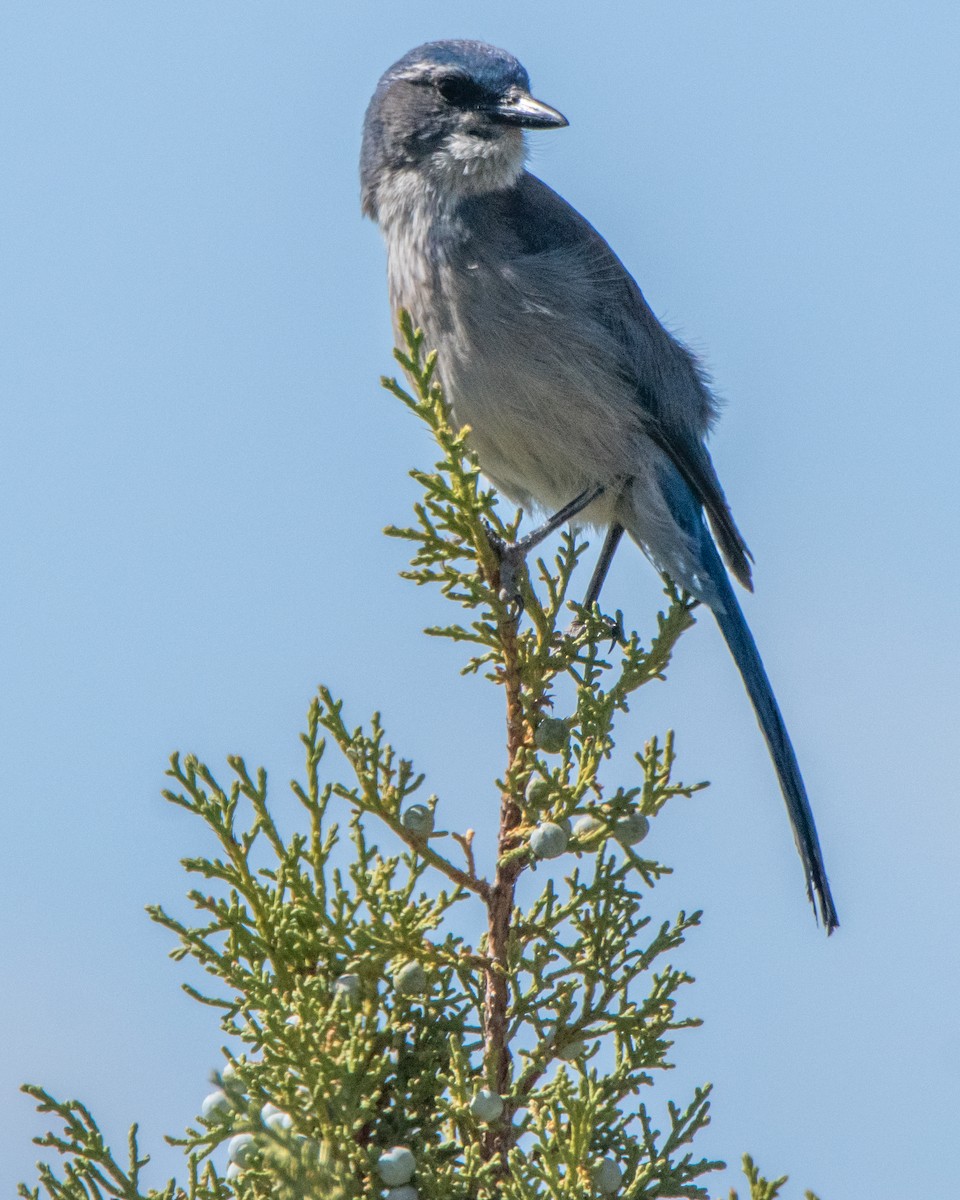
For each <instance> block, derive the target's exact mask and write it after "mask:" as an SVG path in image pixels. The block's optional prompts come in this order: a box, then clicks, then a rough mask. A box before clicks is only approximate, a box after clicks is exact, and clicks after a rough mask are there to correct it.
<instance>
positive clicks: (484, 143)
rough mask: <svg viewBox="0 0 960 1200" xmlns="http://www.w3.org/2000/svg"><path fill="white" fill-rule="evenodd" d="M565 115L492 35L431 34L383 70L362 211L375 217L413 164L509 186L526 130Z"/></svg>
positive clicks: (437, 173)
mask: <svg viewBox="0 0 960 1200" xmlns="http://www.w3.org/2000/svg"><path fill="white" fill-rule="evenodd" d="M566 124H567V121H566V118H565V117H563V116H562V115H561V114H560V113H558V112H557V110H556V109H555V108H551V107H550V106H549V105H548V104H543V103H542V102H541V101H539V100H534V98H533V97H532V96H531V95H530V79H529V76H528V75H527V72H526V71H525V70H524V68H523V67H522V66H521V64H520V63H519V62H518V61H517V60H516V59H515V58H514V57H513V55H512V54H508V53H507V52H506V51H505V50H498V49H497V48H496V47H495V46H488V45H487V44H486V43H485V42H468V41H446V42H427V43H426V44H425V45H423V46H418V47H417V48H416V49H415V50H411V51H410V52H409V54H405V55H404V56H403V58H401V59H400V60H399V62H396V63H394V65H393V66H392V67H391V68H390V69H389V70H388V71H387V72H385V74H384V75H383V77H382V78H381V80H380V82H379V83H378V84H377V90H376V91H375V92H374V94H373V98H372V100H371V101H370V105H369V107H368V108H367V115H366V118H365V120H364V125H363V149H362V151H361V154H360V183H361V190H362V202H363V211H364V213H365V214H366V215H367V216H370V217H373V218H374V219H376V218H377V217H378V215H379V208H380V191H381V188H382V185H383V184H384V182H386V181H387V180H388V179H390V178H392V177H395V176H396V175H397V173H399V172H405V171H412V172H415V173H417V174H418V175H419V176H420V177H422V179H423V181H424V182H425V183H428V184H432V185H434V186H437V187H443V188H447V189H449V188H454V189H455V190H459V191H462V192H469V191H473V192H476V191H478V190H483V189H484V188H498V187H505V186H509V184H511V183H513V182H514V180H515V179H516V177H517V175H518V174H519V172H520V170H521V168H522V165H523V156H524V150H523V130H524V129H558V128H560V127H562V126H564V125H566Z"/></svg>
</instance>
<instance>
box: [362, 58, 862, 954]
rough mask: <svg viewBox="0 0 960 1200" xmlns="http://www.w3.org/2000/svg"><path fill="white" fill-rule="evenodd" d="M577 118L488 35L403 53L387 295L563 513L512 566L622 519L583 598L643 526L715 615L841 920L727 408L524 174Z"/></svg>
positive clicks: (525, 491) (374, 131)
mask: <svg viewBox="0 0 960 1200" xmlns="http://www.w3.org/2000/svg"><path fill="white" fill-rule="evenodd" d="M566 124H567V120H566V118H565V117H564V116H563V115H562V114H561V113H559V112H558V111H557V110H556V109H555V108H551V107H550V105H548V104H544V103H543V102H542V101H540V100H536V99H534V98H533V97H532V96H531V94H530V81H529V78H528V76H527V72H526V71H525V70H524V68H523V67H522V66H521V64H520V63H519V62H518V61H517V60H516V59H515V58H514V57H513V56H512V55H510V54H507V53H506V52H505V51H503V50H498V49H497V48H495V47H493V46H488V45H486V44H484V43H483V42H473V41H443V42H430V43H428V44H426V45H423V46H418V47H417V48H416V49H415V50H411V51H410V53H409V54H406V55H404V57H403V58H401V59H400V60H399V61H398V62H397V63H395V64H394V65H393V66H392V67H391V68H390V69H389V70H388V71H387V72H386V73H385V74H384V75H383V77H382V78H381V80H380V82H379V84H378V85H377V89H376V92H375V93H374V95H373V99H372V100H371V101H370V106H369V108H368V109H367V114H366V119H365V122H364V130H363V148H362V152H361V159H360V176H361V197H362V206H363V212H364V213H365V214H366V215H367V216H369V217H372V218H373V220H375V221H376V222H377V223H378V224H379V226H380V228H381V230H382V232H383V235H384V238H385V240H386V244H387V251H388V276H389V289H390V300H391V303H392V305H393V307H394V310H395V311H396V310H398V309H400V308H404V309H406V310H408V311H409V312H410V313H411V315H412V316H413V318H414V320H415V321H416V322H417V323H418V324H419V325H421V326H422V328H423V329H424V331H425V333H426V337H427V344H428V345H430V346H432V347H435V348H436V349H437V350H438V351H439V371H440V375H441V378H442V382H443V385H444V388H445V390H446V393H447V397H448V399H449V401H450V404H451V406H452V409H453V413H454V416H455V418H456V420H457V422H458V423H460V424H462V425H469V427H470V443H471V445H472V447H473V449H474V450H475V451H476V454H477V456H478V458H479V460H480V465H481V467H482V468H483V471H484V473H485V474H486V475H487V476H488V477H489V479H490V480H491V481H492V482H493V483H494V484H495V485H496V487H497V488H499V490H500V491H502V492H503V493H504V494H505V495H506V496H508V497H509V498H510V499H511V500H513V501H515V502H516V503H518V504H521V505H523V506H524V507H525V508H527V509H533V508H540V509H544V510H546V511H548V512H552V513H553V514H554V515H553V516H552V517H551V519H550V520H548V521H547V522H546V523H545V524H544V525H543V526H541V527H540V528H539V529H538V530H536V531H535V532H534V533H533V534H530V535H528V536H527V537H526V538H524V539H522V540H521V541H520V542H518V543H517V544H516V545H515V546H510V547H506V548H505V550H504V552H503V553H504V560H505V568H509V567H511V566H513V567H515V565H516V563H517V561H518V559H520V558H521V557H522V555H523V554H524V553H526V552H527V551H528V550H529V549H530V548H531V547H532V546H534V545H536V544H537V543H538V542H539V541H540V540H541V539H542V538H543V537H544V536H546V534H547V533H549V532H551V531H553V530H554V529H557V528H559V526H560V525H561V524H563V523H564V522H566V521H569V520H574V519H575V520H576V521H577V522H578V523H580V524H585V525H594V526H600V527H605V528H606V530H607V534H606V540H605V543H604V547H603V551H602V553H601V557H600V562H599V564H598V567H597V570H596V572H595V574H594V577H593V580H592V581H591V584H590V587H589V590H588V593H587V598H586V603H588V604H591V603H593V601H594V600H596V598H597V596H598V595H599V591H600V586H601V585H602V583H603V577H604V575H605V573H606V569H607V567H608V566H609V563H610V559H611V558H612V556H613V553H614V551H615V550H616V547H617V544H618V542H619V540H620V537H621V535H622V533H623V531H624V530H626V532H627V533H628V534H629V535H630V537H631V538H632V539H633V540H634V541H635V542H636V543H637V545H639V546H640V547H641V549H642V550H643V551H644V553H645V554H646V555H647V557H648V558H649V559H650V561H651V562H652V563H653V564H654V566H655V567H656V568H657V569H658V570H659V571H660V572H662V573H663V574H664V575H665V576H667V577H668V578H669V579H671V580H672V581H673V582H674V583H675V584H677V585H679V586H680V587H682V588H684V589H686V591H687V592H689V593H690V594H692V595H693V596H695V597H696V598H697V599H698V600H700V601H701V602H702V603H704V604H706V605H707V606H708V607H709V608H710V610H711V611H712V612H713V614H714V616H715V617H716V620H717V623H718V625H719V626H720V630H721V632H722V634H723V636H724V638H725V640H726V642H727V645H728V646H729V648H730V652H731V654H732V655H733V658H734V660H735V662H736V664H737V667H738V668H739V670H740V674H741V675H742V677H743V681H744V684H745V685H746V689H747V692H748V694H749V696H750V699H751V701H752V702H753V707H754V709H755V711H756V715H757V720H758V722H759V724H760V728H761V729H762V731H763V735H764V737H765V739H766V742H767V746H768V747H769V750H770V754H771V757H772V759H773V763H774V766H775V768H776V771H777V776H778V778H779V781H780V787H781V789H782V791H783V796H784V799H785V801H786V806H787V812H788V813H789V816H790V822H791V825H792V827H793V833H794V837H795V839H796V843H797V848H798V850H799V852H800V857H801V859H802V861H803V868H804V872H805V874H806V881H807V892H808V895H809V896H810V898H811V901H813V898H814V894H815V895H816V900H817V902H818V903H819V909H820V915H821V917H822V919H823V923H824V925H825V927H826V929H827V931H828V932H832V931H833V930H834V929H835V928H836V927H837V925H838V921H837V913H836V909H835V907H834V904H833V899H832V897H831V895H830V887H829V884H828V882H827V876H826V871H825V869H824V865H823V857H822V855H821V852H820V845H819V842H818V839H817V831H816V827H815V825H814V820H813V814H812V812H811V809H810V803H809V800H808V799H807V793H806V789H805V787H804V783H803V779H802V777H801V774H800V768H799V766H798V765H797V759H796V755H795V754H794V751H793V746H792V745H791V743H790V738H789V736H788V734H787V730H786V726H785V725H784V722H783V718H782V716H781V714H780V709H779V707H778V705H777V701H776V699H775V697H774V694H773V690H772V688H771V686H770V682H769V680H768V678H767V674H766V671H765V670H764V667H763V663H762V662H761V659H760V655H759V652H758V651H757V646H756V643H755V642H754V640H753V636H752V634H751V633H750V630H749V628H748V626H747V623H746V620H745V618H744V616H743V613H742V611H741V609H740V605H739V603H738V601H737V598H736V595H735V594H734V591H733V588H732V586H731V584H730V580H729V578H728V575H727V571H726V569H725V568H724V562H723V560H726V563H727V566H728V567H729V569H730V571H731V572H732V574H733V575H734V577H735V578H736V579H737V581H738V582H739V583H740V584H742V585H743V586H744V587H746V588H748V589H751V590H752V583H751V570H750V563H751V556H750V552H749V550H748V549H747V546H746V543H745V542H744V540H743V538H742V536H741V535H740V531H739V530H738V529H737V526H736V524H735V523H734V520H733V516H732V515H731V512H730V507H729V505H728V504H727V500H726V497H725V496H724V493H723V489H722V487H721V486H720V481H719V479H718V478H717V473H716V471H715V470H714V466H713V462H712V461H711V458H710V455H709V453H708V451H707V448H706V445H705V438H706V435H707V434H708V432H709V430H710V427H711V425H712V423H713V421H714V420H715V418H716V415H717V402H716V399H715V398H714V396H713V395H712V394H711V392H710V389H709V387H708V384H707V380H706V377H705V375H704V372H703V369H702V368H701V366H700V364H699V363H698V362H697V359H696V358H695V357H694V355H693V354H691V352H690V351H689V350H688V349H687V348H686V347H685V346H683V345H682V344H681V343H680V342H678V341H677V340H676V339H675V338H674V337H672V336H671V335H670V334H669V333H668V332H667V331H666V330H665V329H664V327H663V326H662V325H661V324H660V322H659V321H658V320H657V318H656V316H655V315H654V314H653V312H652V311H651V309H650V308H649V306H648V305H647V303H646V301H645V300H644V298H643V295H642V294H641V292H640V289H639V288H638V287H637V284H636V283H635V282H634V280H633V278H632V277H631V276H630V274H629V273H628V271H627V270H626V268H625V267H624V266H623V264H622V263H621V262H620V260H619V259H618V258H617V256H616V255H615V254H614V253H613V251H612V250H611V249H610V247H609V246H608V245H607V243H606V242H605V241H604V239H603V238H602V237H601V236H600V235H599V234H598V233H597V232H596V230H595V229H594V228H593V227H592V226H591V225H590V224H589V223H588V222H587V221H586V220H585V219H584V218H583V217H582V216H581V215H580V214H579V213H578V212H577V211H576V209H574V208H572V207H571V206H570V205H569V204H567V202H566V201H565V200H563V199H562V198H561V197H560V196H558V195H557V194H556V192H554V191H552V190H551V189H550V188H549V187H547V185H546V184H545V183H543V182H541V180H539V179H537V178H536V177H535V176H534V175H531V174H530V173H529V172H528V171H526V170H525V169H524V159H525V144H524V142H525V134H524V131H525V130H537V129H540V130H546V129H560V128H562V127H563V126H565V125H566ZM721 555H722V557H721Z"/></svg>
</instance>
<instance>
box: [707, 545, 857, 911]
mask: <svg viewBox="0 0 960 1200" xmlns="http://www.w3.org/2000/svg"><path fill="white" fill-rule="evenodd" d="M704 534H705V536H704V537H703V539H702V542H701V552H702V554H703V558H704V566H705V567H706V569H707V573H708V574H709V576H710V578H711V579H712V581H713V583H714V586H715V588H716V590H717V594H718V598H719V601H720V604H721V605H722V606H723V607H722V608H721V607H720V605H717V606H716V607H714V606H713V605H711V608H712V610H713V615H714V617H716V621H717V624H718V625H719V626H720V632H721V633H722V634H723V637H724V640H725V641H726V643H727V645H728V646H729V648H730V653H731V654H732V655H733V660H734V662H735V663H736V664H737V668H738V670H739V671H740V675H741V676H742V678H743V683H744V686H745V687H746V689H747V695H748V696H749V697H750V700H751V703H752V704H753V710H754V712H755V713H756V714H757V722H758V724H759V725H760V729H761V730H762V732H763V736H764V739H765V740H766V743H767V748H768V749H769V751H770V757H771V758H772V759H773V765H774V767H775V768H776V772H777V778H778V779H779V781H780V790H781V791H782V792H783V799H784V802H785V803H786V806H787V815H788V816H789V818H790V825H791V828H792V829H793V837H794V841H795V842H796V843H797V850H798V851H799V852H800V858H801V859H802V861H803V869H804V872H805V874H806V877H807V895H808V896H809V897H810V903H811V904H814V893H816V898H817V902H819V905H820V916H821V918H822V919H823V924H824V926H825V928H826V930H827V933H828V934H829V933H833V931H834V930H835V929H836V928H837V927H838V926H839V924H840V922H839V920H838V919H837V910H836V908H835V907H834V903H833V897H832V896H831V895H830V884H829V883H828V881H827V871H826V867H824V865H823V855H822V853H821V851H820V839H819V838H818V837H817V827H816V824H815V823H814V820H813V811H812V809H811V808H810V801H809V799H808V798H807V789H806V787H805V786H804V783H803V776H802V775H801V774H800V766H799V764H798V762H797V756H796V754H795V753H794V749H793V744H792V743H791V741H790V735H789V734H788V733H787V727H786V725H785V724H784V722H783V716H782V715H781V713H780V706H779V705H778V704H777V700H776V697H775V696H774V694H773V688H772V687H771V686H770V680H769V679H768V678H767V672H766V671H765V670H764V666H763V661H762V659H761V658H760V651H759V650H758V649H757V643H756V642H755V641H754V640H753V634H752V633H751V632H750V628H749V626H748V625H747V621H746V618H745V617H744V615H743V611H742V609H741V608H740V604H739V602H738V600H737V597H736V594H735V593H734V590H733V588H732V587H731V585H730V580H729V578H728V577H727V572H726V570H725V568H724V566H723V563H722V562H721V560H720V555H719V554H718V553H717V549H716V547H715V546H714V544H713V539H712V538H711V537H710V534H709V532H707V530H706V529H704Z"/></svg>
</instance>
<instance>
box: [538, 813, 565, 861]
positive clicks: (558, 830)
mask: <svg viewBox="0 0 960 1200" xmlns="http://www.w3.org/2000/svg"><path fill="white" fill-rule="evenodd" d="M569 841H570V835H569V833H568V832H567V831H566V830H565V829H564V828H563V826H562V825H555V824H554V823H553V822H552V821H545V822H544V823H543V824H542V825H538V826H537V827H536V829H535V830H534V831H533V833H531V834H530V849H531V850H532V851H533V852H534V854H535V855H536V856H537V858H559V857H560V855H561V854H563V852H564V851H565V850H566V848H567V843H568V842H569Z"/></svg>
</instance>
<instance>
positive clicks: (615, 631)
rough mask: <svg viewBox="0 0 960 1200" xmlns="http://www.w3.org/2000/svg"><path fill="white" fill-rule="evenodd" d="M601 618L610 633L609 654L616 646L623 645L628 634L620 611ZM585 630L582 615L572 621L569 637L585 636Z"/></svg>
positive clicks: (568, 630)
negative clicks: (625, 631) (612, 615)
mask: <svg viewBox="0 0 960 1200" xmlns="http://www.w3.org/2000/svg"><path fill="white" fill-rule="evenodd" d="M601 620H602V621H603V623H604V625H606V627H607V632H608V633H609V634H610V647H609V649H608V650H607V653H608V654H609V653H610V652H611V651H612V650H613V648H614V646H616V645H621V646H622V645H623V644H624V642H625V641H626V640H627V639H626V634H625V633H624V631H623V621H622V618H621V616H620V614H619V613H617V615H616V616H615V617H608V616H601ZM585 631H586V625H585V624H584V622H583V621H582V620H581V618H580V617H577V618H576V619H575V620H574V621H572V622H571V624H570V626H569V628H568V629H567V637H569V638H573V639H577V638H580V637H583V634H584V632H585Z"/></svg>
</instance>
